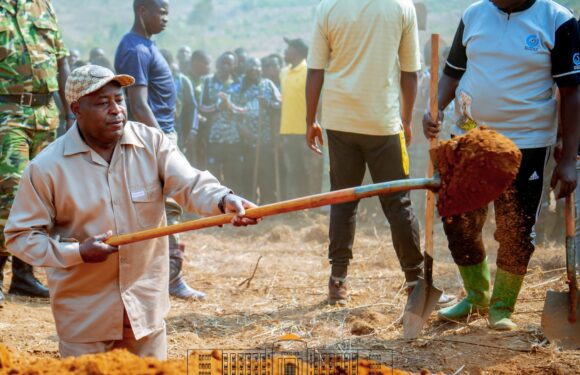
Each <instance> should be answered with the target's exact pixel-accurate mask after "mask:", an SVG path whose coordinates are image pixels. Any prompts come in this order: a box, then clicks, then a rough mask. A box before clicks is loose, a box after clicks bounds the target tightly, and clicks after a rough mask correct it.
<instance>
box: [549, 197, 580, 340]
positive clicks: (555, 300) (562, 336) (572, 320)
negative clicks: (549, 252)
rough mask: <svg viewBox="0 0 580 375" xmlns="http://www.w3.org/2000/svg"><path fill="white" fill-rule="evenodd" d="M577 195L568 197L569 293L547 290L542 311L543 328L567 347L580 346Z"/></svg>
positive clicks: (567, 255) (550, 336) (567, 270)
mask: <svg viewBox="0 0 580 375" xmlns="http://www.w3.org/2000/svg"><path fill="white" fill-rule="evenodd" d="M574 208H575V207H574V195H573V194H570V195H569V196H568V197H566V276H567V283H568V286H569V291H568V293H566V292H554V291H552V290H549V291H548V294H547V296H546V301H545V302H544V311H543V313H542V330H543V331H544V334H545V335H546V337H547V338H548V339H550V341H552V342H556V343H557V344H558V345H559V346H561V347H562V348H564V349H580V316H578V311H580V303H578V284H577V281H576V260H575V257H576V252H575V244H574V241H575V236H576V228H575V222H574V218H575V215H574Z"/></svg>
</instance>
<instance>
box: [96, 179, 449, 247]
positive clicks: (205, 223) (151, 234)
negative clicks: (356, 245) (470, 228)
mask: <svg viewBox="0 0 580 375" xmlns="http://www.w3.org/2000/svg"><path fill="white" fill-rule="evenodd" d="M440 187H441V180H439V178H415V179H408V180H395V181H389V182H382V183H378V184H371V185H363V186H358V187H354V188H348V189H343V190H336V191H331V192H328V193H322V194H316V195H309V196H306V197H302V198H296V199H291V200H287V201H283V202H278V203H272V204H267V205H264V206H260V207H255V208H250V209H248V210H246V216H247V217H251V218H255V219H258V218H262V217H266V216H272V215H277V214H282V213H286V212H293V211H300V210H305V209H309V208H316V207H322V206H327V205H331V204H340V203H346V202H351V201H356V200H359V199H362V198H368V197H372V196H375V195H382V194H389V193H396V192H400V191H408V190H417V189H434V190H436V189H439V188H440ZM234 217H235V214H231V213H230V214H223V215H217V216H211V217H206V218H202V219H198V220H191V221H186V222H184V223H179V224H175V225H169V226H166V227H161V228H154V229H148V230H144V231H140V232H135V233H129V234H122V235H118V236H113V237H111V238H109V239H108V240H107V241H105V242H106V243H107V244H109V245H112V246H119V245H127V244H130V243H134V242H139V241H144V240H150V239H153V238H158V237H163V236H168V235H171V234H176V233H182V232H187V231H190V230H195V229H202V228H209V227H214V226H218V225H225V224H230V223H231V222H232V219H233V218H234Z"/></svg>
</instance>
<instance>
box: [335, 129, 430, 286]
mask: <svg viewBox="0 0 580 375" xmlns="http://www.w3.org/2000/svg"><path fill="white" fill-rule="evenodd" d="M327 134H328V148H329V154H330V185H331V189H332V190H339V189H344V188H350V187H354V186H359V185H360V184H361V183H362V181H363V177H364V174H365V170H366V168H365V167H366V166H368V168H369V171H370V173H371V177H372V179H373V181H374V182H375V183H379V182H385V181H392V180H401V179H407V178H409V176H408V157H407V151H406V148H405V145H404V143H402V142H401V141H402V137H401V136H400V135H392V136H372V135H363V134H354V133H346V132H339V131H333V130H328V131H327ZM379 199H380V202H381V206H382V209H383V212H384V213H385V216H386V218H387V220H388V221H389V224H390V226H391V236H392V239H393V246H394V248H395V252H396V254H397V258H398V259H399V263H400V264H401V268H402V270H403V272H404V273H405V278H406V280H407V281H415V280H417V277H418V276H420V275H421V273H422V264H423V255H422V254H421V246H420V239H419V235H420V230H419V222H418V220H417V217H416V216H415V213H414V212H413V208H412V206H411V199H410V198H409V193H408V192H400V193H394V194H388V195H381V196H380V197H379ZM357 207H358V201H355V202H348V203H343V204H338V205H334V206H332V207H331V210H330V246H329V255H328V256H329V258H330V261H331V263H332V264H333V265H339V264H348V262H349V260H350V259H352V245H353V242H354V235H355V229H356V212H357Z"/></svg>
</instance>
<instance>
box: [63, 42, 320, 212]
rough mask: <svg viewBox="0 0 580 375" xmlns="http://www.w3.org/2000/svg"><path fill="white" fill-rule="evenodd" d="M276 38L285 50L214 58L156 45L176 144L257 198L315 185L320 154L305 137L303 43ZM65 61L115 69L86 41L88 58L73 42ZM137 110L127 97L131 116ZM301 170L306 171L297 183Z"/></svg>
mask: <svg viewBox="0 0 580 375" xmlns="http://www.w3.org/2000/svg"><path fill="white" fill-rule="evenodd" d="M280 42H281V43H285V49H284V55H281V54H278V53H272V54H270V55H268V56H265V57H262V58H257V57H254V56H251V55H250V54H248V52H247V51H246V50H245V49H244V48H241V47H240V48H237V49H235V50H234V51H226V52H224V53H222V54H221V55H219V56H218V57H217V58H216V59H215V63H214V59H213V57H212V56H211V55H210V54H209V53H208V52H207V51H205V50H194V51H192V50H191V48H190V47H188V46H182V47H181V48H179V49H178V50H177V51H176V53H175V54H174V53H172V52H171V51H170V50H168V49H160V53H161V55H162V56H163V58H164V60H165V62H166V63H167V65H168V66H169V68H170V70H171V74H172V77H173V83H174V86H175V90H176V101H175V112H174V116H175V121H174V129H175V133H176V136H177V139H178V144H179V148H180V149H181V151H182V152H183V154H184V155H185V156H186V157H187V159H188V160H189V162H190V163H191V164H192V165H195V166H196V167H197V168H199V169H202V170H203V169H208V170H209V171H211V172H212V173H213V174H214V175H215V176H218V177H219V178H220V181H224V182H225V183H227V184H229V186H231V187H232V188H234V189H235V191H236V192H239V193H240V194H242V195H244V196H246V197H249V198H251V199H253V200H254V201H255V202H257V203H260V204H266V203H272V202H275V201H279V200H285V199H290V198H295V197H299V196H305V195H309V194H315V193H319V192H320V191H321V190H322V174H323V169H322V160H319V158H316V157H314V156H313V155H310V153H308V152H307V147H306V145H305V142H304V137H305V134H306V126H305V124H304V121H303V119H304V118H305V116H306V107H305V96H304V90H305V86H306V57H307V55H308V46H307V44H306V43H305V42H304V41H303V40H302V39H300V38H296V39H289V38H284V39H281V40H280ZM68 63H69V66H70V67H71V69H74V68H77V67H80V66H83V65H87V64H92V65H98V66H102V67H105V68H108V69H111V70H112V71H115V69H114V67H113V64H112V63H111V62H110V59H109V58H108V57H107V56H106V55H105V53H104V51H103V49H102V48H93V49H91V50H90V54H89V58H88V59H87V60H81V59H80V53H79V51H78V50H74V49H73V50H71V51H70V54H69V56H68ZM282 92H284V100H282ZM140 110H141V109H140V108H138V107H137V108H131V105H130V104H129V112H130V114H131V116H132V117H134V118H138V115H137V113H138V111H140ZM232 150H236V152H232ZM306 173H308V175H309V179H308V180H307V181H304V183H303V184H297V183H296V181H300V180H302V179H303V177H304V176H305V175H306Z"/></svg>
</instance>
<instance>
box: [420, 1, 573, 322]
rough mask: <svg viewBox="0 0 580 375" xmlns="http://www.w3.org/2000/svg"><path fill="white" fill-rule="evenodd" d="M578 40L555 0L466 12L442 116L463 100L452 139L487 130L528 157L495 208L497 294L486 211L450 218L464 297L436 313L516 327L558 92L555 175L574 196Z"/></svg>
mask: <svg viewBox="0 0 580 375" xmlns="http://www.w3.org/2000/svg"><path fill="white" fill-rule="evenodd" d="M579 83H580V35H579V29H578V22H577V21H576V20H575V19H574V18H573V16H572V13H571V12H570V11H568V10H567V9H566V8H564V7H562V6H561V5H559V4H557V3H556V2H554V1H552V0H481V1H478V2H477V3H474V4H473V5H471V6H470V7H469V8H468V9H467V10H466V11H465V13H464V15H463V17H462V20H461V23H460V24H459V28H458V29H457V32H456V35H455V40H454V41H453V46H452V48H451V51H450V53H449V57H448V60H447V64H446V67H445V70H444V75H443V77H442V79H441V81H440V82H439V93H438V97H439V98H438V99H439V109H440V111H443V109H445V107H446V106H447V105H448V104H449V103H450V102H451V101H452V100H453V99H455V98H457V100H458V102H459V105H460V109H461V114H462V116H461V118H460V120H459V121H458V123H457V127H456V128H455V129H454V131H453V134H454V135H459V134H463V133H464V132H466V131H468V130H470V129H472V128H474V127H476V126H481V125H487V126H489V127H490V128H492V129H495V130H497V131H499V132H500V133H502V134H503V135H505V136H507V137H509V138H510V139H511V140H512V141H514V142H515V144H516V145H517V146H518V147H519V148H520V150H521V151H522V155H523V158H522V164H521V166H520V169H519V172H518V175H517V177H516V179H515V181H514V182H513V184H512V185H511V187H510V188H508V190H506V192H505V193H504V194H503V195H502V196H501V197H500V198H498V199H497V200H496V201H495V202H494V205H495V213H496V225H497V230H496V233H495V238H496V240H497V241H498V242H499V250H498V255H497V273H496V276H495V283H494V288H493V293H491V288H490V273H489V267H488V263H487V257H486V253H485V249H484V245H483V241H482V228H483V224H484V222H485V219H486V216H487V207H482V208H480V209H478V210H475V211H472V212H469V213H467V214H464V215H460V216H453V217H448V218H444V220H443V224H444V229H445V234H446V235H447V239H448V241H449V249H450V250H451V254H452V256H453V258H454V260H455V263H457V265H458V267H459V271H460V273H461V276H462V278H463V283H464V287H465V289H466V292H467V296H466V297H465V298H464V299H463V300H462V301H460V302H459V303H458V304H456V305H454V306H451V307H448V308H445V309H442V310H440V311H439V317H440V318H442V319H447V320H459V319H462V318H464V317H466V316H468V315H469V314H471V313H473V312H475V311H487V310H488V309H489V324H490V327H491V328H493V329H498V330H512V329H515V328H517V326H516V324H515V323H514V322H513V321H512V320H511V315H512V313H513V311H514V307H515V303H516V300H517V296H518V294H519V291H520V289H521V286H522V282H523V279H524V275H525V274H526V272H527V267H528V263H529V260H530V258H531V256H532V253H533V252H534V248H535V243H534V239H535V232H534V226H535V223H536V218H537V215H538V211H539V207H540V203H541V197H542V180H543V178H544V167H545V165H546V161H547V159H548V155H549V153H550V147H552V146H553V145H554V144H555V141H556V135H557V121H556V117H557V115H556V114H557V105H556V100H555V95H554V84H556V85H557V86H558V88H559V91H560V95H561V107H560V110H561V122H562V123H561V126H562V136H563V151H562V158H561V159H560V160H559V162H558V164H557V167H556V169H555V170H554V174H553V176H552V186H553V187H555V186H556V185H557V184H558V183H559V185H560V190H559V192H558V196H559V197H563V196H566V195H568V194H570V193H572V192H573V191H574V190H575V188H576V183H577V182H576V178H577V172H576V165H575V163H576V162H575V160H576V153H577V149H578V139H579V137H578V133H579V129H580V124H579V122H580V121H579V120H580V116H579V114H580V112H579V111H578V108H579V107H580V94H579V93H578V84H579ZM442 116H443V115H442V113H441V112H440V114H439V119H437V121H433V120H432V119H431V118H430V116H429V115H425V118H424V120H423V126H424V132H425V135H426V137H428V138H432V137H435V136H437V134H438V133H439V130H440V125H441V120H442Z"/></svg>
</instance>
